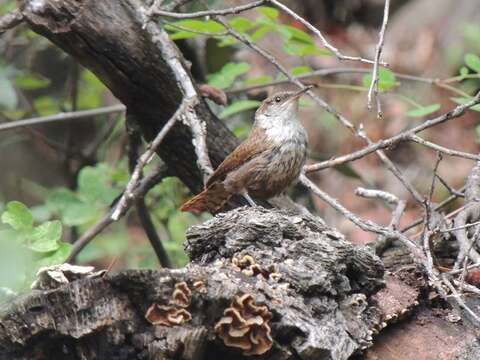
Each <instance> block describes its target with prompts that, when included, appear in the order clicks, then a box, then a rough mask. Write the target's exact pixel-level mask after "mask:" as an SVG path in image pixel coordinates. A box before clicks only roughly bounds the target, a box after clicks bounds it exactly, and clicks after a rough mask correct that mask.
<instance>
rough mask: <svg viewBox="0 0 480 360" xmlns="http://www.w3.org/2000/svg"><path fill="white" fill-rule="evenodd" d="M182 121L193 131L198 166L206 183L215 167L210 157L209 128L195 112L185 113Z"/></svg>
mask: <svg viewBox="0 0 480 360" xmlns="http://www.w3.org/2000/svg"><path fill="white" fill-rule="evenodd" d="M182 120H183V122H184V123H186V124H187V125H188V126H189V127H190V130H191V131H192V144H193V148H194V149H195V154H196V155H197V164H198V167H199V168H200V170H201V171H202V173H203V180H204V182H205V181H206V180H207V179H208V177H209V176H210V174H211V173H212V172H213V166H212V163H211V162H210V157H209V156H208V148H207V128H206V125H205V122H204V121H203V120H201V119H200V118H198V117H197V116H196V115H195V114H194V113H193V112H187V113H185V115H184V116H183V117H182Z"/></svg>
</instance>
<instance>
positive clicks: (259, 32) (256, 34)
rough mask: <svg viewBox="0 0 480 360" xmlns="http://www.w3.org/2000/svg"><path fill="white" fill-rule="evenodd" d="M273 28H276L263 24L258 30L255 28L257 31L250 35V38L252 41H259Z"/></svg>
mask: <svg viewBox="0 0 480 360" xmlns="http://www.w3.org/2000/svg"><path fill="white" fill-rule="evenodd" d="M273 29H274V28H273V27H272V26H271V25H262V26H260V27H259V28H258V29H257V30H255V32H254V33H253V34H252V35H250V39H251V40H252V41H258V40H260V39H261V38H263V37H264V36H265V35H266V34H268V33H269V32H270V31H272V30H273Z"/></svg>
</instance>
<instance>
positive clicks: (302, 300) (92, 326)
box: [0, 208, 384, 360]
mask: <svg viewBox="0 0 480 360" xmlns="http://www.w3.org/2000/svg"><path fill="white" fill-rule="evenodd" d="M187 236H188V242H187V245H186V248H187V252H188V253H189V255H190V257H191V259H192V262H191V263H190V264H189V265H188V266H187V267H186V268H184V269H179V270H164V271H153V270H142V271H140V270H131V271H126V272H122V273H119V274H116V275H112V276H108V275H107V276H105V277H101V278H96V279H82V280H77V281H74V282H72V283H70V284H67V285H64V286H61V287H59V288H56V289H45V290H43V291H35V292H33V293H31V294H29V295H28V296H26V297H24V298H20V299H17V300H15V302H13V303H12V304H11V305H9V306H6V307H3V308H2V309H1V311H0V320H1V321H0V324H1V325H0V354H2V356H1V358H2V359H33V358H34V359H37V358H48V359H60V358H61V359H94V358H98V359H137V358H138V359H224V358H227V357H228V358H229V359H242V358H246V356H244V355H242V351H241V350H239V349H235V348H232V347H227V346H225V345H224V344H223V342H222V340H221V339H220V337H219V335H218V334H216V333H215V331H214V326H215V324H216V323H217V322H218V321H219V320H220V319H221V318H222V315H223V312H224V310H225V309H226V308H228V307H229V306H230V303H231V301H232V299H233V298H234V297H235V296H238V295H242V294H251V295H252V297H253V299H254V301H255V303H256V304H257V305H265V306H266V307H267V308H268V310H269V312H271V314H272V315H273V317H272V319H271V320H269V327H270V328H271V331H272V337H273V340H274V343H273V347H272V348H271V349H270V350H269V351H267V352H266V353H265V354H264V355H261V357H260V358H264V359H312V360H313V359H315V360H318V359H348V358H349V357H350V356H351V355H352V354H354V353H355V352H357V351H360V350H361V349H362V348H365V347H367V346H370V345H371V343H372V336H371V335H372V329H373V328H374V326H375V324H377V323H378V322H379V321H380V320H381V314H380V312H379V310H378V308H377V307H376V306H374V302H371V301H370V297H371V295H372V294H374V293H375V292H376V291H377V290H378V289H380V288H381V287H382V286H383V284H384V282H383V265H382V263H381V261H380V260H379V258H377V257H376V256H375V255H373V253H372V252H371V251H370V250H369V249H367V248H363V247H356V246H353V245H352V244H351V243H349V242H348V241H346V240H345V239H344V238H343V236H342V235H340V234H338V233H337V232H335V231H334V230H332V229H330V228H328V227H327V226H326V225H325V224H324V223H323V222H321V221H320V220H318V219H314V218H312V217H308V216H303V217H299V216H298V215H296V214H294V213H291V212H288V211H280V210H277V211H272V210H265V209H261V208H258V209H257V208H255V209H252V208H240V209H237V210H234V211H231V212H229V213H225V214H221V215H219V216H217V217H216V218H214V219H213V220H210V221H208V222H206V223H204V224H203V225H199V226H195V227H193V228H191V229H190V231H189V232H188V235H187ZM182 282H186V283H187V285H188V287H189V288H190V289H191V291H192V294H191V296H190V299H189V301H188V306H186V307H185V310H186V311H188V312H189V314H190V315H191V317H192V318H191V320H190V321H187V322H185V323H184V324H181V325H178V326H165V325H157V326H154V325H152V324H150V323H149V322H147V321H146V320H145V314H146V312H147V309H148V308H149V307H150V306H151V305H152V304H158V305H164V306H167V305H169V302H170V305H171V301H172V294H173V293H174V290H175V285H176V284H179V283H182ZM199 282H200V283H199Z"/></svg>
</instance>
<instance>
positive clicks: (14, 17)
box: [0, 9, 23, 35]
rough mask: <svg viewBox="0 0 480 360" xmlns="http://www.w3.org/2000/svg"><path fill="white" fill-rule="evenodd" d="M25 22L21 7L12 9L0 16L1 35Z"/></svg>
mask: <svg viewBox="0 0 480 360" xmlns="http://www.w3.org/2000/svg"><path fill="white" fill-rule="evenodd" d="M22 22H23V14H22V12H21V11H20V10H19V9H15V10H13V11H10V12H9V13H7V14H5V15H3V16H2V17H1V18H0V35H2V34H3V33H4V32H5V31H7V30H9V29H12V28H14V27H15V26H17V25H19V24H21V23H22Z"/></svg>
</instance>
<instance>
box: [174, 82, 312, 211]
mask: <svg viewBox="0 0 480 360" xmlns="http://www.w3.org/2000/svg"><path fill="white" fill-rule="evenodd" d="M309 89H311V87H307V88H305V89H302V90H300V91H296V92H291V91H284V92H278V93H276V94H274V95H272V96H270V97H269V98H267V99H266V100H264V101H263V103H262V105H261V106H260V107H259V108H258V110H257V111H256V112H255V122H254V124H253V128H252V130H251V132H250V134H249V136H248V138H247V139H246V140H245V141H244V142H243V143H241V144H240V145H239V146H238V147H237V148H236V149H235V150H234V151H233V152H232V153H231V154H230V155H228V156H227V157H226V158H225V160H223V162H222V163H221V164H220V165H219V166H218V168H217V169H216V170H215V171H214V172H213V173H212V175H211V176H210V177H209V179H208V180H207V182H206V184H205V190H203V191H202V192H201V193H200V194H198V195H196V196H195V197H193V198H192V199H191V200H189V201H187V202H186V203H185V204H183V206H182V208H181V210H182V211H189V212H192V213H196V214H199V213H202V212H205V211H208V212H211V213H215V212H217V211H218V210H219V209H220V208H222V207H223V206H224V205H225V204H226V202H227V201H228V200H229V199H230V198H231V197H232V196H233V195H234V194H240V195H243V197H244V198H245V199H246V200H247V201H248V203H249V204H250V205H252V206H255V203H254V201H253V200H252V197H253V198H256V199H261V200H268V199H270V198H272V197H274V196H277V195H279V194H281V193H282V192H283V191H285V190H286V189H287V188H288V187H289V186H290V185H292V184H293V183H294V182H296V181H297V180H298V177H299V175H300V172H301V171H302V167H303V165H304V164H305V160H306V158H307V134H306V132H305V129H304V128H303V126H302V125H301V124H300V122H299V119H298V102H299V99H300V97H301V96H302V95H303V94H304V93H305V92H306V91H308V90H309Z"/></svg>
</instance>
